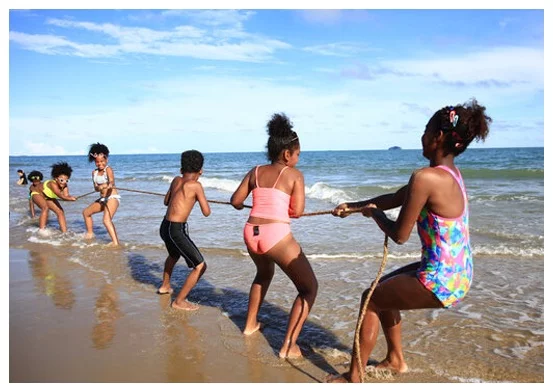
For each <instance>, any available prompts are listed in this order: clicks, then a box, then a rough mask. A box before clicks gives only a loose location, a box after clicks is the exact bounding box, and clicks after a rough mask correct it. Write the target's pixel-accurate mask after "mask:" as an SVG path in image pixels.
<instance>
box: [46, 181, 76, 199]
mask: <svg viewBox="0 0 553 392" xmlns="http://www.w3.org/2000/svg"><path fill="white" fill-rule="evenodd" d="M48 185H50V189H51V190H52V192H54V193H55V194H56V196H57V197H59V198H60V199H62V200H65V201H75V200H77V198H76V197H75V196H71V195H70V194H69V188H68V187H65V188H63V189H61V188H60V187H59V186H58V183H57V182H56V181H52V182H50V183H49V184H48ZM48 185H46V186H48Z"/></svg>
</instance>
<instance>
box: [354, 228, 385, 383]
mask: <svg viewBox="0 0 553 392" xmlns="http://www.w3.org/2000/svg"><path fill="white" fill-rule="evenodd" d="M387 259H388V235H386V236H385V237H384V253H383V255H382V262H381V263H380V269H379V270H378V273H377V274H376V278H375V279H374V280H373V282H372V284H371V288H370V289H369V293H368V294H367V297H366V298H365V302H363V307H362V308H361V314H360V315H359V318H358V319H357V326H356V327H355V343H354V344H355V356H356V357H357V366H358V367H359V375H360V376H361V377H360V379H361V382H362V383H363V382H365V366H364V365H363V363H362V362H361V353H360V349H359V335H360V333H361V325H362V324H363V320H364V319H365V313H366V312H367V306H368V305H369V301H370V300H371V297H372V295H373V292H374V290H375V289H376V285H377V284H378V281H379V280H380V278H381V277H382V272H383V271H384V266H385V265H386V261H387ZM351 360H352V361H353V358H352V359H351ZM350 376H351V375H350Z"/></svg>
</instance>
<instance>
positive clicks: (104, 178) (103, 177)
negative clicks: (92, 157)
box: [93, 166, 121, 203]
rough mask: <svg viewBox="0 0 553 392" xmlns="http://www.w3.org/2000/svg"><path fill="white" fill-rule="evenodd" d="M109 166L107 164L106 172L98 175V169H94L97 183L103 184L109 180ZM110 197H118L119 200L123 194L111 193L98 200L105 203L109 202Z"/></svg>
mask: <svg viewBox="0 0 553 392" xmlns="http://www.w3.org/2000/svg"><path fill="white" fill-rule="evenodd" d="M107 168H108V166H106V167H105V168H104V174H102V175H98V171H99V170H98V169H96V170H94V180H93V181H94V183H95V184H96V185H102V184H106V183H108V182H109V177H108V172H107V170H106V169H107ZM109 199H117V201H119V200H120V199H121V196H119V195H110V196H108V197H100V198H99V199H98V200H96V201H97V202H99V203H105V202H107V201H108V200H109Z"/></svg>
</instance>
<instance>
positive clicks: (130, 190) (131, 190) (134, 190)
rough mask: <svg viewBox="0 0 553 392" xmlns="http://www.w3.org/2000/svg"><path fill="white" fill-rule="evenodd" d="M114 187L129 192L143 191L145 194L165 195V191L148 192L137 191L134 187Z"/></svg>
mask: <svg viewBox="0 0 553 392" xmlns="http://www.w3.org/2000/svg"><path fill="white" fill-rule="evenodd" d="M115 188H116V189H119V190H122V191H129V192H136V193H145V194H147V195H156V196H165V193H157V192H148V191H137V190H136V189H127V188H120V187H115Z"/></svg>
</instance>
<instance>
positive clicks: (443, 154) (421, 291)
mask: <svg viewBox="0 0 553 392" xmlns="http://www.w3.org/2000/svg"><path fill="white" fill-rule="evenodd" d="M485 110H486V108H485V107H484V106H480V105H479V104H478V102H477V101H476V100H472V101H470V102H467V103H465V104H464V105H457V106H455V107H453V106H447V107H444V108H442V109H440V110H438V111H437V112H436V113H435V114H434V115H433V116H432V117H431V118H430V120H429V121H428V123H427V124H426V129H425V131H424V134H423V135H422V140H421V141H422V148H423V152H422V153H423V156H424V157H425V158H427V159H428V160H429V161H430V165H429V167H426V168H421V169H419V170H416V171H415V172H414V173H413V174H412V175H411V178H410V180H409V183H408V184H407V185H405V186H404V187H402V188H400V189H399V190H398V191H397V192H395V193H393V194H386V195H382V196H378V197H375V198H372V199H369V200H365V201H360V202H353V203H342V204H340V205H338V206H337V207H336V208H335V209H334V211H333V215H335V216H339V217H342V218H344V217H346V216H348V215H349V214H350V213H351V212H352V211H351V209H356V208H362V213H363V215H364V216H366V217H367V218H369V217H372V218H373V219H374V220H375V222H376V223H377V225H378V226H379V227H380V229H381V230H382V231H384V233H385V234H386V235H387V236H389V237H390V238H391V239H392V240H393V241H394V242H396V243H398V244H403V243H404V242H406V241H407V240H408V239H409V236H410V234H411V230H412V228H413V226H414V224H415V222H416V223H417V228H418V234H419V237H420V240H421V243H422V254H421V259H420V261H417V262H415V263H412V264H409V265H406V266H404V267H401V268H399V269H398V270H396V271H393V272H391V273H390V274H388V275H385V276H384V277H382V279H380V280H379V281H378V284H377V285H376V288H375V290H374V292H373V295H372V297H370V300H369V302H368V305H367V306H366V308H364V305H363V304H365V299H366V297H367V294H368V290H367V291H365V292H364V293H363V296H362V300H361V309H360V312H359V314H360V318H361V319H362V320H360V322H361V325H360V329H359V336H358V339H359V341H358V346H357V345H356V344H354V347H353V350H352V360H351V364H350V369H349V372H347V373H345V374H343V375H341V376H338V377H332V376H329V377H328V379H327V381H328V382H362V381H363V380H362V377H363V371H364V366H365V364H366V363H367V361H368V360H369V358H370V355H371V352H372V350H373V348H374V345H375V344H376V338H377V335H378V329H379V323H380V324H381V325H382V330H383V332H384V335H385V337H386V342H387V344H388V352H387V355H386V358H384V360H383V361H381V362H380V363H379V364H378V365H377V368H385V369H389V370H391V371H392V372H394V373H403V372H406V371H407V370H408V367H407V364H406V362H405V359H404V357H403V350H402V346H401V315H400V310H407V309H426V308H449V307H451V306H454V305H455V304H457V303H458V302H459V301H461V300H462V299H463V298H464V297H465V295H466V294H467V292H468V290H469V288H470V285H471V281H472V253H471V247H470V241H469V221H468V204H467V195H466V189H465V185H464V182H463V178H462V177H461V173H460V172H459V169H457V167H456V166H455V163H454V158H455V157H456V156H457V155H459V154H461V153H462V152H463V151H465V149H466V148H467V147H468V145H469V144H470V143H471V142H472V141H473V140H474V139H476V140H482V141H483V140H485V139H486V136H487V135H488V126H489V123H490V122H491V121H492V120H491V118H490V117H488V116H487V115H486V114H485ZM396 207H401V210H400V213H399V216H398V218H397V220H396V221H395V222H394V221H392V220H390V219H388V218H387V216H386V215H385V213H384V211H385V210H389V209H392V208H396ZM365 312H366V313H365ZM363 315H364V317H363ZM356 338H357V336H356ZM356 346H357V347H359V352H358V350H357V348H356ZM360 364H361V366H362V368H360Z"/></svg>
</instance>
